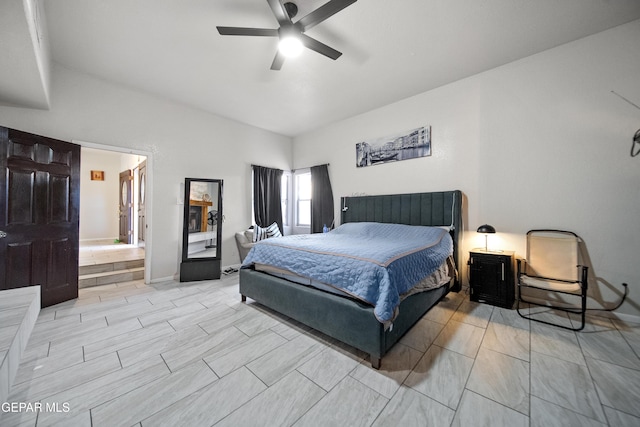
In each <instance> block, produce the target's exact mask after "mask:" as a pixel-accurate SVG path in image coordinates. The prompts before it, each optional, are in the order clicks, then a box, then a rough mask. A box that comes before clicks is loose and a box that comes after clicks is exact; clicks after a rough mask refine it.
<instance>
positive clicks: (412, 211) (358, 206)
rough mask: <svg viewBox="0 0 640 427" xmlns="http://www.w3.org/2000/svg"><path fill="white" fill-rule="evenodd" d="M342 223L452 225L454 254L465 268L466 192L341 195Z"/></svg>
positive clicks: (458, 264) (456, 260)
mask: <svg viewBox="0 0 640 427" xmlns="http://www.w3.org/2000/svg"><path fill="white" fill-rule="evenodd" d="M340 207H341V208H342V214H341V224H344V223H347V222H365V221H366V222H385V223H395V224H408V225H429V226H451V237H452V238H453V244H454V249H453V257H454V259H455V262H456V266H457V268H458V269H460V268H461V265H460V262H459V261H460V257H459V248H460V244H461V243H462V231H463V225H462V192H461V191H460V190H454V191H440V192H433V193H410V194H388V195H380V196H355V197H341V198H340Z"/></svg>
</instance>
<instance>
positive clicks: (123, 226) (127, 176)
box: [118, 169, 133, 244]
mask: <svg viewBox="0 0 640 427" xmlns="http://www.w3.org/2000/svg"><path fill="white" fill-rule="evenodd" d="M132 186H133V175H132V174H131V169H127V170H126V171H124V172H120V201H119V204H120V208H119V211H120V232H119V237H118V240H120V241H121V242H122V243H128V244H130V243H133V241H132V238H133V222H132V218H133V200H132V199H133V197H132V194H131V193H132V191H131V190H132Z"/></svg>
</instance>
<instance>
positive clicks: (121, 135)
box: [0, 64, 292, 280]
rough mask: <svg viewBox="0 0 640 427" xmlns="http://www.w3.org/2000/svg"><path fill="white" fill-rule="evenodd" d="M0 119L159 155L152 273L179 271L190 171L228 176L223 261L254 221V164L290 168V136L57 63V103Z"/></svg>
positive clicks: (233, 255) (8, 110) (3, 110)
mask: <svg viewBox="0 0 640 427" xmlns="http://www.w3.org/2000/svg"><path fill="white" fill-rule="evenodd" d="M0 125H2V126H6V127H10V128H15V129H20V130H24V131H27V132H32V133H36V134H40V135H45V136H49V137H52V138H57V139H61V140H64V141H71V140H77V141H88V142H91V143H95V144H104V145H110V146H119V147H124V148H129V149H135V150H141V151H145V152H149V153H151V156H152V157H153V162H152V163H153V183H152V188H151V190H152V194H151V196H152V197H151V198H150V199H149V201H150V202H151V203H152V205H153V206H152V216H151V217H147V221H148V224H149V227H150V228H151V235H152V236H151V237H152V240H151V246H152V248H151V249H152V251H151V253H152V260H151V261H152V262H151V279H152V280H158V279H162V278H166V277H171V276H173V275H175V274H176V272H177V271H178V266H179V259H180V253H179V247H180V239H181V229H182V205H181V203H182V194H181V191H183V188H184V178H186V177H191V178H218V179H223V180H224V207H223V209H224V215H225V217H226V222H225V223H224V225H223V242H222V244H223V250H222V264H223V265H231V264H237V263H239V262H240V259H239V257H238V253H237V248H236V245H235V241H234V238H233V236H234V233H235V232H236V231H237V230H243V229H245V228H246V227H247V225H248V224H251V207H250V203H251V193H250V188H251V183H250V177H251V164H252V163H253V164H260V165H264V166H269V167H275V168H280V169H290V168H291V163H292V159H291V155H292V154H291V139H290V138H287V137H284V136H281V135H277V134H274V133H271V132H267V131H264V130H261V129H257V128H254V127H251V126H247V125H243V124H240V123H237V122H234V121H231V120H228V119H224V118H222V117H218V116H214V115H212V114H209V113H206V112H203V111H200V110H196V109H193V108H188V107H185V106H182V105H178V104H176V103H173V102H170V101H167V100H163V99H158V98H156V97H153V96H149V95H146V94H141V93H139V92H134V91H131V90H127V89H125V88H122V87H120V86H117V85H112V84H108V83H106V82H103V81H101V80H97V79H94V78H92V77H90V76H87V75H85V74H80V73H77V72H74V71H71V70H68V69H65V68H62V67H60V66H59V65H55V64H54V67H53V69H52V87H51V109H50V110H49V111H42V110H31V109H24V108H12V107H4V106H0Z"/></svg>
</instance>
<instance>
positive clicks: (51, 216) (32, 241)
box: [0, 127, 80, 307]
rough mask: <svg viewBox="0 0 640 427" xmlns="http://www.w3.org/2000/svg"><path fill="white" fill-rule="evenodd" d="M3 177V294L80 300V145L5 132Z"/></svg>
mask: <svg viewBox="0 0 640 427" xmlns="http://www.w3.org/2000/svg"><path fill="white" fill-rule="evenodd" d="M0 173H1V176H0V198H1V200H2V202H3V205H4V206H6V209H0V230H1V231H4V232H6V233H7V235H6V237H5V238H2V239H0V290H2V289H12V288H18V287H23V286H32V285H40V286H41V289H42V292H41V300H42V306H43V307H46V306H49V305H53V304H57V303H59V302H62V301H67V300H69V299H73V298H77V296H78V207H79V201H80V146H79V145H75V144H70V143H67V142H64V141H58V140H55V139H52V138H47V137H43V136H38V135H33V134H30V133H26V132H21V131H17V130H13V129H7V128H1V127H0Z"/></svg>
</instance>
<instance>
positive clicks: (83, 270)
mask: <svg viewBox="0 0 640 427" xmlns="http://www.w3.org/2000/svg"><path fill="white" fill-rule="evenodd" d="M138 267H144V259H134V260H129V261H115V262H107V263H103V264H88V265H81V266H80V267H79V269H78V274H79V275H80V276H85V275H88V274H95V273H105V272H109V271H118V270H128V269H131V268H138Z"/></svg>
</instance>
